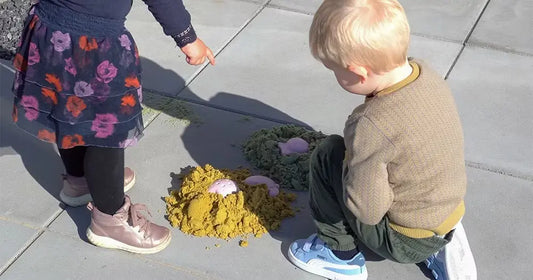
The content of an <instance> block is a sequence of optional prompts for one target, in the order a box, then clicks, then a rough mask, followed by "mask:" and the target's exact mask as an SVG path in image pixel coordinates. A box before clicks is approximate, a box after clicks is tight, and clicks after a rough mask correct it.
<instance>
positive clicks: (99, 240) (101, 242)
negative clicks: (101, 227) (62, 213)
mask: <svg viewBox="0 0 533 280" xmlns="http://www.w3.org/2000/svg"><path fill="white" fill-rule="evenodd" d="M87 238H88V239H89V241H90V242H91V243H92V244H94V245H96V246H98V247H102V248H109V249H119V250H124V251H128V252H132V253H136V254H155V253H157V252H160V251H161V250H163V249H165V248H166V247H167V246H168V244H170V241H171V240H172V236H171V235H170V234H169V235H168V238H167V239H166V240H165V241H164V242H163V243H161V244H159V245H158V246H156V247H152V248H139V247H134V246H131V245H128V244H125V243H122V242H120V241H118V240H116V239H113V238H110V237H105V236H99V235H96V234H94V232H92V230H91V229H90V228H88V229H87Z"/></svg>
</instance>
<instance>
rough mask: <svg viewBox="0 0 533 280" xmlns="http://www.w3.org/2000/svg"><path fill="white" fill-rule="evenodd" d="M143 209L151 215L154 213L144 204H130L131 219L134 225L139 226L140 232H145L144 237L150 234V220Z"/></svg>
mask: <svg viewBox="0 0 533 280" xmlns="http://www.w3.org/2000/svg"><path fill="white" fill-rule="evenodd" d="M142 211H146V213H148V215H150V217H152V214H151V213H150V211H148V208H146V205H144V204H139V203H138V204H132V205H131V206H130V219H131V223H132V225H133V227H135V228H138V229H139V232H140V233H144V238H146V237H148V236H149V235H150V232H151V231H150V221H148V219H147V218H146V216H144V215H143V214H142Z"/></svg>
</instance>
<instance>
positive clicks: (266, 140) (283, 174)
mask: <svg viewBox="0 0 533 280" xmlns="http://www.w3.org/2000/svg"><path fill="white" fill-rule="evenodd" d="M294 137H300V138H302V139H304V140H305V141H307V142H308V143H309V152H308V153H305V154H292V155H286V156H283V155H281V152H280V150H279V148H278V142H286V141H287V140H289V139H290V138H294ZM325 137H326V135H324V134H323V133H321V132H316V131H310V130H308V129H306V128H303V127H300V126H295V125H283V126H279V127H274V128H272V129H261V130H259V131H256V132H255V133H253V134H252V135H251V136H250V138H248V140H247V141H246V142H245V143H244V144H243V152H244V156H245V157H246V159H247V160H248V161H249V162H250V163H251V164H252V165H253V166H254V167H256V168H258V169H260V170H261V172H262V173H263V175H265V176H268V177H270V178H272V179H273V180H274V181H276V182H277V183H278V184H280V186H281V187H284V188H287V189H294V190H306V189H308V173H309V157H310V155H311V153H312V152H313V150H314V149H315V147H316V146H317V145H318V144H319V143H320V142H321V141H322V140H323V139H324V138H325Z"/></svg>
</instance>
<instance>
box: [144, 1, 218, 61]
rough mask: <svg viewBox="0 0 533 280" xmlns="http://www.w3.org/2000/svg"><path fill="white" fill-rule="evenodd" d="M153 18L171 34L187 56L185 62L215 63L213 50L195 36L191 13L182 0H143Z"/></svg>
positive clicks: (167, 33) (164, 30) (166, 32)
mask: <svg viewBox="0 0 533 280" xmlns="http://www.w3.org/2000/svg"><path fill="white" fill-rule="evenodd" d="M143 1H144V2H145V3H146V5H148V9H149V10H150V12H151V13H152V14H153V15H154V17H155V19H156V20H157V21H158V22H159V23H160V24H161V26H162V27H163V32H164V33H165V34H166V35H168V36H171V37H172V38H173V39H174V41H176V44H177V45H178V47H180V49H181V51H182V52H183V53H184V54H185V56H186V57H187V58H186V60H187V63H189V64H192V65H198V64H202V63H204V61H205V59H206V58H207V59H209V61H210V63H211V64H213V65H214V64H215V58H214V55H213V52H212V51H211V50H210V49H209V48H208V47H207V46H206V45H205V44H204V42H203V41H202V40H200V39H199V38H197V37H196V32H195V31H194V28H193V26H192V24H191V15H190V14H189V12H188V11H187V9H185V6H184V5H183V2H182V0H143Z"/></svg>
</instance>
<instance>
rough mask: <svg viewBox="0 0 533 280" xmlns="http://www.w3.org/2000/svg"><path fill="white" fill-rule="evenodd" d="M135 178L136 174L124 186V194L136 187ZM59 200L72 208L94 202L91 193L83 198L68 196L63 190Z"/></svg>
mask: <svg viewBox="0 0 533 280" xmlns="http://www.w3.org/2000/svg"><path fill="white" fill-rule="evenodd" d="M135 177H136V176H135V173H134V174H133V179H131V181H130V182H129V183H128V184H126V185H124V192H127V191H129V190H130V189H131V188H133V186H134V185H135V179H136V178H135ZM59 198H60V199H61V201H63V203H65V204H66V205H68V206H70V207H78V206H83V205H87V203H89V202H91V201H93V198H92V196H91V194H90V193H87V194H84V195H81V196H68V195H66V194H65V193H64V192H63V190H61V192H60V193H59Z"/></svg>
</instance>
